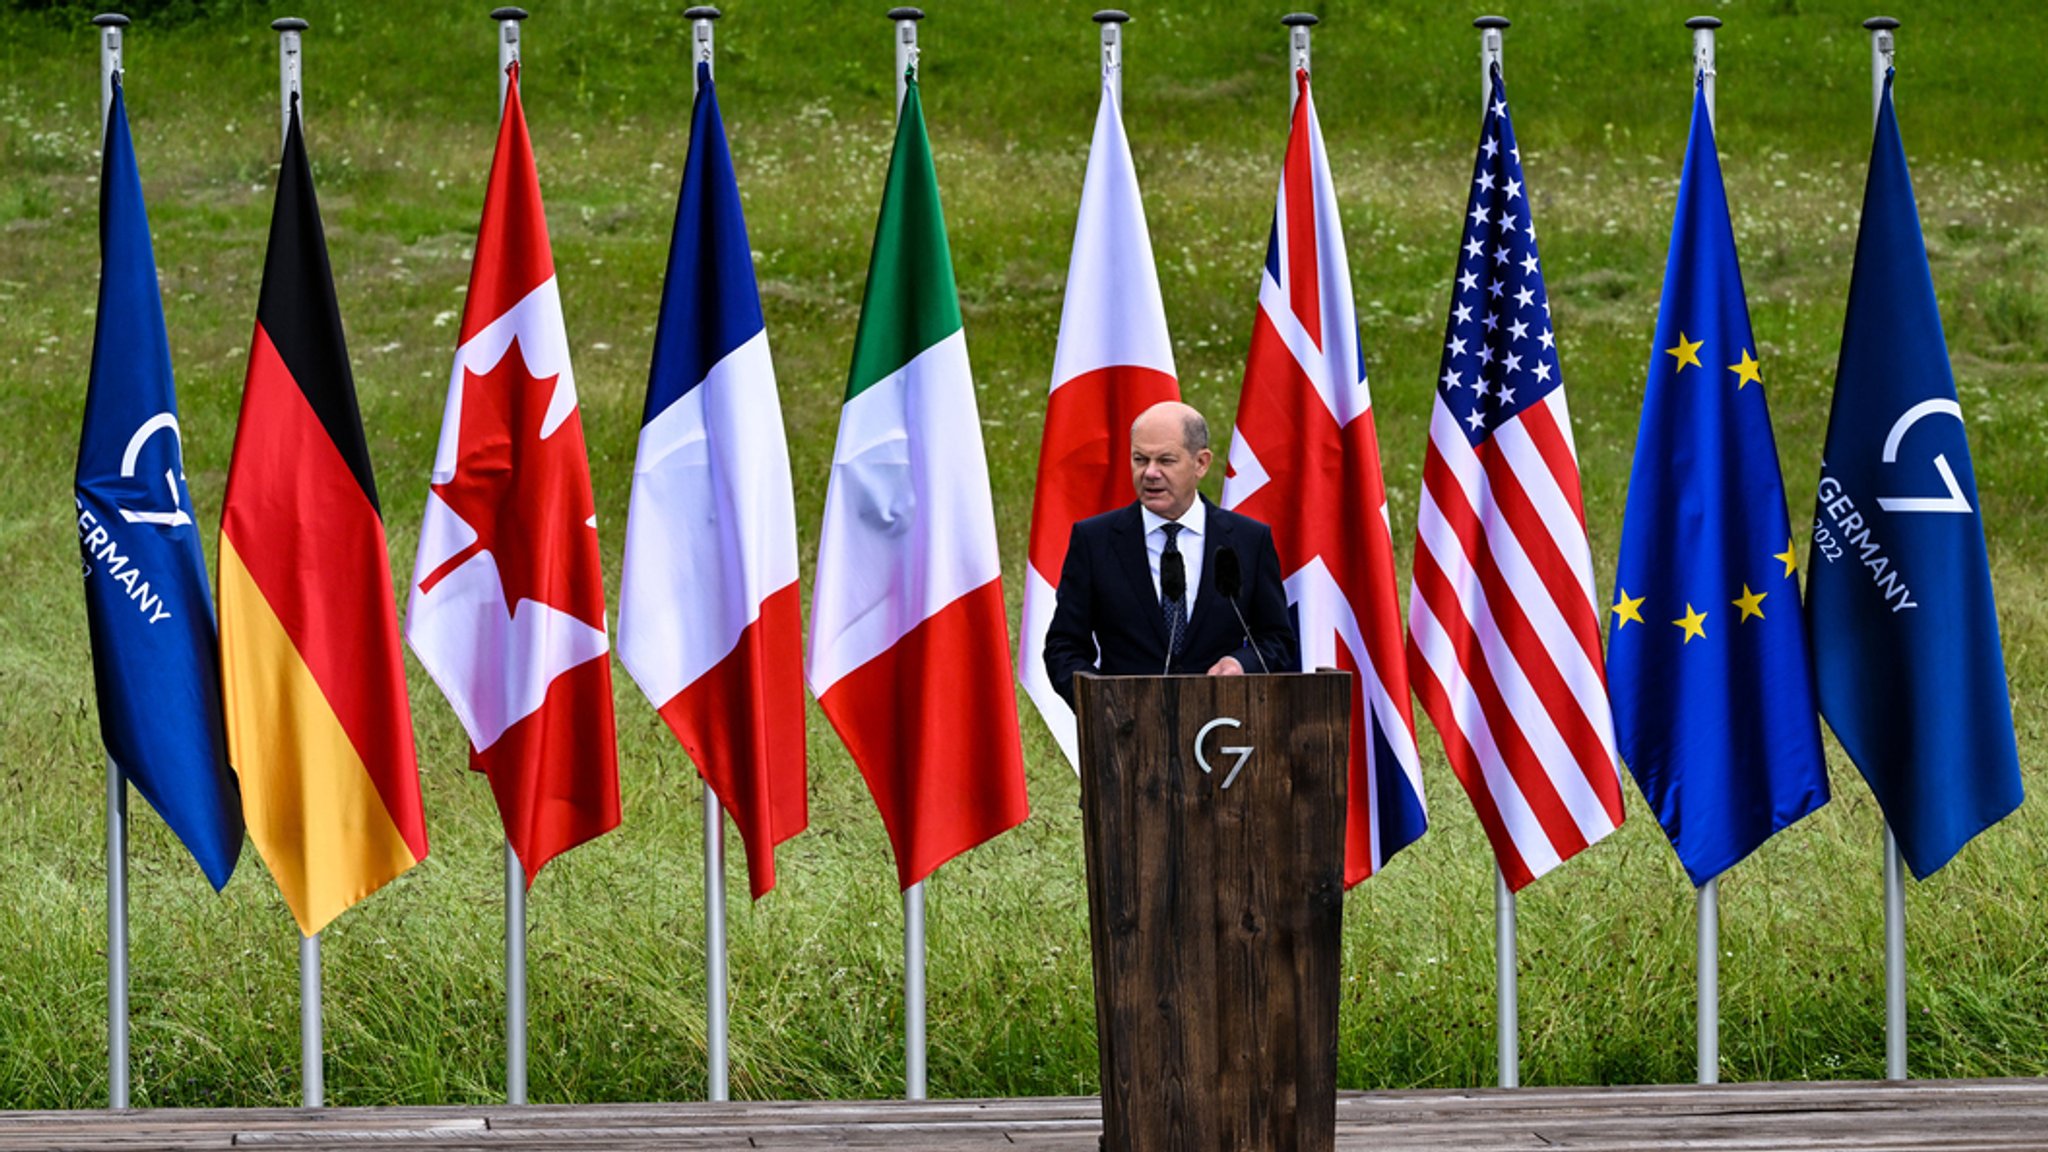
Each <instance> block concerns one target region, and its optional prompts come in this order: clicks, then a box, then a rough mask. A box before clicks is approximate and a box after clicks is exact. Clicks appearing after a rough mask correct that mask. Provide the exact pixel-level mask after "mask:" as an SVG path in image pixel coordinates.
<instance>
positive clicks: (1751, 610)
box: [1729, 584, 1770, 624]
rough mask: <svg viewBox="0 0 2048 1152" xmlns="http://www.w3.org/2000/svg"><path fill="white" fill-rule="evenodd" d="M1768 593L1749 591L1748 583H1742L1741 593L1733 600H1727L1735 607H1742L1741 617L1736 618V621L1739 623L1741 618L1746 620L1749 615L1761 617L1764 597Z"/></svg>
mask: <svg viewBox="0 0 2048 1152" xmlns="http://www.w3.org/2000/svg"><path fill="white" fill-rule="evenodd" d="M1769 595H1770V593H1769V592H1751V591H1750V590H1749V585H1747V584H1744V585H1743V586H1742V595H1741V596H1739V597H1737V598H1736V599H1734V600H1730V601H1729V603H1730V604H1733V605H1735V606H1736V607H1737V608H1740V609H1742V617H1741V619H1739V620H1737V621H1736V623H1737V624H1740V623H1742V621H1743V620H1747V619H1749V618H1750V617H1751V616H1754V617H1756V618H1757V619H1759V620H1761V619H1763V618H1764V597H1766V596H1769Z"/></svg>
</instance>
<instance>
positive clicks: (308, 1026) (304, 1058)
mask: <svg viewBox="0 0 2048 1152" xmlns="http://www.w3.org/2000/svg"><path fill="white" fill-rule="evenodd" d="M270 27H271V30H272V31H274V32H276V33H277V120H278V128H277V132H278V147H279V148H280V149H282V148H283V147H284V142H285V141H286V140H287V139H288V138H289V137H290V136H291V129H292V104H293V102H294V101H295V100H296V101H298V102H299V103H300V112H299V115H300V117H301V123H303V122H304V116H305V110H304V95H303V91H302V81H301V78H300V77H301V68H300V46H299V38H300V37H299V34H300V33H302V32H304V31H305V30H306V29H307V28H308V27H310V25H308V24H307V23H306V22H305V21H304V20H301V19H299V18H298V17H296V16H286V17H283V18H282V19H278V20H272V21H271V22H270ZM324 1034H325V1027H324V1024H323V1021H322V1013H321V1002H320V934H319V933H318V932H315V933H313V934H312V935H311V936H305V935H301V936H300V937H299V1101H300V1104H301V1105H302V1106H303V1107H307V1108H318V1107H320V1106H322V1105H323V1104H325V1103H326V1099H327V1091H326V1072H327V1069H326V1050H327V1046H326V1043H325V1039H324Z"/></svg>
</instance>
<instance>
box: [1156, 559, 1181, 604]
mask: <svg viewBox="0 0 2048 1152" xmlns="http://www.w3.org/2000/svg"><path fill="white" fill-rule="evenodd" d="M1159 592H1160V594H1161V595H1163V596H1165V597H1166V598H1167V599H1168V600H1180V599H1184V598H1186V596H1187V594H1188V570H1187V565H1186V564H1185V563H1184V562H1183V561H1182V560H1181V558H1180V553H1178V552H1172V551H1169V552H1168V553H1166V555H1164V556H1161V557H1160V558H1159Z"/></svg>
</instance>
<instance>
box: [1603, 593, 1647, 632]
mask: <svg viewBox="0 0 2048 1152" xmlns="http://www.w3.org/2000/svg"><path fill="white" fill-rule="evenodd" d="M1609 611H1611V612H1613V613H1614V627H1615V630H1616V631H1620V630H1621V629H1623V628H1626V627H1628V625H1629V621H1631V620H1633V621H1635V622H1636V623H1638V624H1641V623H1642V622H1643V598H1642V597H1641V596H1635V597H1631V596H1630V595H1629V594H1628V589H1626V588H1616V589H1615V590H1614V607H1613V608H1611V609H1609Z"/></svg>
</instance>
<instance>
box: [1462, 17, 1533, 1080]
mask: <svg viewBox="0 0 2048 1152" xmlns="http://www.w3.org/2000/svg"><path fill="white" fill-rule="evenodd" d="M1507 25H1509V20H1507V16H1479V18H1477V20H1473V27H1475V29H1479V107H1481V109H1487V107H1489V105H1491V102H1493V70H1495V68H1501V33H1503V31H1505V29H1507ZM1481 117H1485V111H1481ZM1516 978H1518V965H1516V894H1513V890H1509V888H1507V873H1503V871H1501V869H1499V865H1495V869H1493V984H1495V998H1497V1004H1495V1031H1497V1033H1499V1035H1497V1052H1495V1056H1497V1064H1499V1078H1501V1086H1503V1088H1520V1086H1522V998H1520V992H1518V984H1516Z"/></svg>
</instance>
